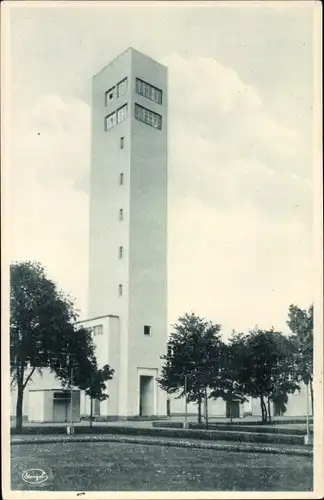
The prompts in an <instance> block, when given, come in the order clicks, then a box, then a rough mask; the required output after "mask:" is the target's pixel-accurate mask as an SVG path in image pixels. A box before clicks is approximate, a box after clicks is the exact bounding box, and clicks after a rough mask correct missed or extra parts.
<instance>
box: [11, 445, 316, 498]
mask: <svg viewBox="0 0 324 500" xmlns="http://www.w3.org/2000/svg"><path fill="white" fill-rule="evenodd" d="M11 457H12V460H11V464H12V465H11V467H12V472H11V481H12V483H11V488H12V489H16V490H17V489H24V490H27V489H35V490H40V489H43V490H47V491H123V490H124V491H126V490H128V491H226V490H227V491H310V490H312V482H313V479H312V477H313V463H312V459H311V458H310V457H302V456H287V455H270V454H257V453H237V452H227V451H215V450H203V449H188V448H174V447H166V446H158V445H140V444H134V445H131V444H127V443H71V442H70V443H44V444H35V445H32V444H21V445H20V444H19V445H14V446H12V447H11ZM42 467H43V469H44V470H45V471H46V472H48V470H51V472H52V476H51V475H50V477H49V480H48V481H46V482H45V483H43V484H42V485H39V486H38V487H35V486H33V487H31V486H28V485H27V484H26V483H24V482H23V481H22V479H21V476H22V473H23V471H24V470H26V469H31V468H40V469H41V468H42Z"/></svg>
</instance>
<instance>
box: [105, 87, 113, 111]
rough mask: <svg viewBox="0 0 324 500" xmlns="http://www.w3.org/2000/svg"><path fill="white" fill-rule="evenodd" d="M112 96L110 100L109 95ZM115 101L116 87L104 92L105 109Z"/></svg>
mask: <svg viewBox="0 0 324 500" xmlns="http://www.w3.org/2000/svg"><path fill="white" fill-rule="evenodd" d="M111 93H112V94H113V97H112V99H111V100H110V99H109V94H111ZM115 100H116V85H114V86H113V87H111V88H110V89H108V90H106V92H105V107H107V106H109V104H112V103H113V102H114V101H115Z"/></svg>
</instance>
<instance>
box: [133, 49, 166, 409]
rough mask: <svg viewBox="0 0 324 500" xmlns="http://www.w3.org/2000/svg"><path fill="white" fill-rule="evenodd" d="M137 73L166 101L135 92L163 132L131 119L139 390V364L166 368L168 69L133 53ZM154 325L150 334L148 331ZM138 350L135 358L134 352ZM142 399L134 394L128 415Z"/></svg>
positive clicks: (136, 99)
mask: <svg viewBox="0 0 324 500" xmlns="http://www.w3.org/2000/svg"><path fill="white" fill-rule="evenodd" d="M136 77H138V78H141V79H142V80H144V81H146V82H148V83H150V84H152V85H154V86H155V87H157V88H159V89H161V90H162V92H163V102H162V105H160V104H157V103H154V102H152V101H150V100H148V99H146V98H145V97H142V96H140V95H138V94H136V93H135V92H134V91H133V93H132V94H131V95H130V99H131V107H132V109H133V108H134V105H135V102H136V103H138V104H140V105H141V106H143V107H146V108H148V109H150V110H152V111H154V112H156V113H158V114H160V115H162V130H157V129H155V128H153V127H151V126H149V125H147V124H145V123H142V122H140V121H138V120H136V119H135V118H134V113H132V117H131V168H130V175H131V187H130V228H129V231H130V241H129V245H130V261H129V287H130V288H129V333H128V349H129V352H128V358H129V363H128V384H129V391H130V393H132V394H134V393H135V392H136V372H137V369H139V368H152V369H153V368H154V369H157V370H159V369H160V367H161V360H160V356H161V355H162V354H164V353H165V344H166V341H167V334H168V332H167V68H165V67H164V66H162V65H160V64H158V63H157V62H155V61H153V60H151V59H149V58H146V57H145V56H142V55H141V54H140V53H138V52H136V51H133V52H132V73H131V78H132V81H133V82H135V79H136ZM144 325H149V326H151V336H145V335H144ZM134 353H136V356H134ZM156 390H157V391H158V392H159V397H158V406H157V408H156V412H157V413H158V414H160V415H165V414H166V396H165V393H164V392H163V391H162V390H161V389H159V388H158V387H157V389H156ZM137 407H138V402H135V401H134V400H133V399H131V398H129V405H128V414H130V415H134V414H136V412H137Z"/></svg>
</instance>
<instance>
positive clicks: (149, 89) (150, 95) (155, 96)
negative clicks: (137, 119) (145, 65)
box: [135, 78, 162, 104]
mask: <svg viewBox="0 0 324 500" xmlns="http://www.w3.org/2000/svg"><path fill="white" fill-rule="evenodd" d="M135 88H136V93H137V94H140V95H142V96H144V97H146V98H147V99H150V100H151V101H154V102H156V103H157V104H162V90H160V89H158V88H157V87H154V85H151V84H150V83H147V82H144V81H143V80H141V79H140V78H136V85H135Z"/></svg>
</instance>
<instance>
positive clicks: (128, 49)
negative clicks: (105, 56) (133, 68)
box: [92, 47, 168, 78]
mask: <svg viewBox="0 0 324 500" xmlns="http://www.w3.org/2000/svg"><path fill="white" fill-rule="evenodd" d="M127 53H129V54H132V53H136V54H139V55H140V56H141V57H144V58H145V59H149V60H151V61H153V62H154V63H155V64H158V65H159V66H161V67H163V68H165V69H168V68H167V66H166V65H165V64H161V63H160V62H159V61H157V60H156V59H153V58H152V57H150V56H148V55H146V54H143V52H140V51H139V50H137V49H134V48H133V47H128V48H127V49H126V50H124V51H123V52H121V53H120V54H118V55H117V56H116V57H114V58H113V59H111V60H110V61H109V62H108V63H107V64H106V65H105V66H104V67H103V68H101V69H100V70H99V71H98V72H97V73H95V74H94V75H93V77H92V78H95V77H96V76H97V75H99V74H100V73H101V72H102V71H104V70H105V69H106V68H107V67H108V66H110V65H111V64H113V63H114V62H115V61H117V60H118V59H119V58H120V57H122V56H123V55H126V54H127Z"/></svg>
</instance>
